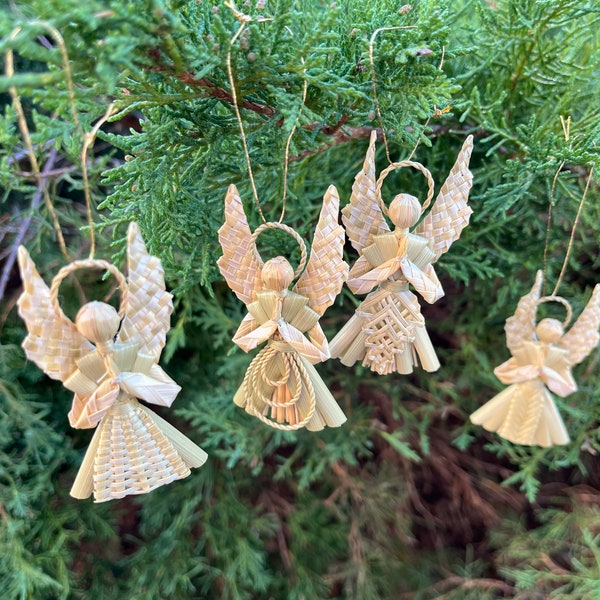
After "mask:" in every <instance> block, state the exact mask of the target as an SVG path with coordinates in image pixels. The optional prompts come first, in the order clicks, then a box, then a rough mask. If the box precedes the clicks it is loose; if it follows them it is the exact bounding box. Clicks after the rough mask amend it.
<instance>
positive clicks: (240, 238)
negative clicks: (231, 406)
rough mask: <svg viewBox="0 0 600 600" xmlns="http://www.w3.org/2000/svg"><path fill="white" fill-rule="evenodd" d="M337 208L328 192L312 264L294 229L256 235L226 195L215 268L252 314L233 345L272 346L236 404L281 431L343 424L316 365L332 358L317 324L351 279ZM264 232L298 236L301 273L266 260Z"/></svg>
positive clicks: (234, 195) (281, 261)
mask: <svg viewBox="0 0 600 600" xmlns="http://www.w3.org/2000/svg"><path fill="white" fill-rule="evenodd" d="M338 209H339V197H338V194H337V190H336V189H335V187H334V186H330V187H329V189H328V190H327V192H326V193H325V196H324V198H323V208H322V210H321V214H320V217H319V223H318V225H317V229H316V231H315V236H314V240H313V244H312V249H311V253H310V259H309V260H308V262H307V261H306V245H305V244H304V241H303V240H302V238H300V237H299V236H298V234H297V233H296V232H295V231H294V230H293V229H291V228H289V227H287V226H286V225H283V224H281V223H265V224H263V225H261V226H260V227H259V228H258V229H256V231H255V232H254V233H252V232H251V231H250V227H249V226H248V221H247V219H246V214H245V213H244V208H243V205H242V201H241V198H240V196H239V194H238V191H237V189H236V187H235V186H234V185H231V186H230V187H229V190H228V192H227V195H226V197H225V223H224V224H223V226H222V227H221V228H220V229H219V241H220V242H221V246H222V248H223V256H222V257H221V258H220V259H219V261H218V263H217V264H218V265H219V269H220V270H221V274H222V275H223V277H225V279H226V280H227V283H228V284H229V287H230V288H231V289H232V290H233V291H234V292H235V294H236V295H237V297H238V298H239V299H240V300H241V301H242V302H243V303H244V304H246V307H247V309H248V314H247V315H246V317H245V318H244V320H243V321H242V323H241V324H240V327H239V328H238V330H237V332H236V334H235V336H234V338H233V341H234V342H235V343H236V344H237V345H238V346H239V347H240V348H242V350H244V351H245V352H249V351H250V350H253V349H254V348H256V347H257V346H258V345H259V344H262V343H263V342H267V345H266V346H265V347H264V348H262V349H261V350H260V352H259V353H258V355H257V356H256V357H255V358H254V360H253V361H252V362H251V364H250V366H249V367H248V370H247V372H246V375H245V377H244V380H243V382H242V385H241V386H240V388H239V389H238V391H237V393H236V395H235V397H234V402H235V403H236V404H237V405H238V406H241V407H243V408H245V409H246V411H247V412H248V413H249V414H252V415H254V416H256V417H257V418H258V419H260V420H261V421H262V422H263V423H265V424H267V425H269V426H271V427H274V428H276V429H282V430H292V429H300V428H301V427H306V429H308V430H310V431H318V430H320V429H323V428H324V427H325V426H329V427H339V426H340V425H341V424H342V423H344V421H345V420H346V416H345V415H344V413H343V412H342V410H341V409H340V407H339V406H338V404H337V402H336V401H335V399H334V397H333V396H332V395H331V392H330V391H329V390H328V389H327V387H326V386H325V384H324V383H323V381H322V379H321V377H320V376H319V374H318V373H317V371H316V369H315V368H314V367H313V364H315V363H318V362H321V361H324V360H327V358H329V348H328V345H327V340H326V339H325V336H324V334H323V331H322V330H321V327H320V325H319V318H320V317H321V315H322V314H323V313H324V312H325V310H326V309H327V308H328V307H329V306H330V305H331V304H332V303H333V301H334V299H335V297H336V296H337V295H338V294H339V292H340V289H341V287H342V285H343V283H344V281H345V280H346V277H347V275H348V265H346V263H345V262H344V260H343V258H342V254H343V245H344V230H343V229H342V228H341V227H340V226H339V225H338V222H337V218H338ZM266 229H280V230H282V231H285V232H286V233H289V234H290V235H291V236H293V237H294V239H295V240H296V242H297V243H298V245H299V246H300V250H301V259H300V265H299V267H298V268H297V269H296V271H294V269H293V268H292V266H291V265H290V263H289V262H288V261H287V259H285V258H284V257H281V256H278V257H276V258H272V259H271V260H268V261H267V262H263V260H262V258H261V257H260V255H259V253H258V251H257V248H256V239H257V237H258V235H259V234H260V233H261V232H262V231H264V230H266ZM305 265H306V269H304V266H305ZM300 273H302V274H301V275H300ZM299 275H300V278H299V279H298V281H297V283H296V285H295V286H294V288H293V290H289V287H290V285H291V284H292V281H293V280H294V279H296V278H297V277H298V276H299Z"/></svg>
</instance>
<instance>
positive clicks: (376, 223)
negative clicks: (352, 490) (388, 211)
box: [342, 131, 390, 254]
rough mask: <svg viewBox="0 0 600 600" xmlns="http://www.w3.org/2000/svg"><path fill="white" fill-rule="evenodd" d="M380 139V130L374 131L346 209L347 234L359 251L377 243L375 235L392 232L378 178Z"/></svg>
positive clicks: (343, 215) (344, 214)
mask: <svg viewBox="0 0 600 600" xmlns="http://www.w3.org/2000/svg"><path fill="white" fill-rule="evenodd" d="M376 141H377V133H376V132H375V131H373V132H372V133H371V140H370V142H369V148H368V150H367V155H366V157H365V161H364V163H363V167H362V169H361V170H360V171H359V172H358V173H357V175H356V177H355V178H354V184H353V185H352V194H351V196H350V202H349V203H348V204H347V205H346V206H345V207H344V208H343V209H342V221H343V223H344V227H345V228H346V233H347V234H348V238H349V239H350V242H351V243H352V246H353V248H354V249H355V250H356V251H357V252H358V253H359V254H361V252H362V249H363V248H364V247H365V246H368V245H370V244H372V243H373V237H374V236H376V235H380V234H383V233H388V232H389V230H390V228H389V227H388V224H387V223H386V222H385V218H384V216H383V213H382V212H381V208H380V207H379V206H380V205H379V201H378V194H377V178H376V177H375V142H376Z"/></svg>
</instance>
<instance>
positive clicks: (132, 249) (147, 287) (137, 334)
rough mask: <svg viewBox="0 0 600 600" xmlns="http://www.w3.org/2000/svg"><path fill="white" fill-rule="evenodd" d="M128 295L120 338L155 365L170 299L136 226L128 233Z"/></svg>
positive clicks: (167, 321)
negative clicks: (150, 356)
mask: <svg viewBox="0 0 600 600" xmlns="http://www.w3.org/2000/svg"><path fill="white" fill-rule="evenodd" d="M127 262H128V270H129V272H128V288H129V290H128V294H127V297H126V300H125V317H124V319H123V324H122V326H121V333H120V335H119V339H120V340H121V341H123V342H126V341H132V342H137V343H139V344H140V352H144V353H148V354H151V355H152V356H153V357H154V360H155V362H158V359H159V357H160V353H161V351H162V349H163V347H164V345H165V339H166V336H167V332H168V331H169V328H170V326H171V324H170V316H171V312H172V310H173V302H172V298H173V296H172V295H171V294H169V292H167V291H166V290H165V276H164V271H163V268H162V265H161V262H160V259H159V258H157V257H156V256H151V255H150V254H148V250H146V245H145V244H144V240H143V239H142V236H141V235H140V230H139V228H138V226H137V224H136V223H131V224H130V225H129V231H128V233H127Z"/></svg>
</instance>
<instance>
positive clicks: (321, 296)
mask: <svg viewBox="0 0 600 600" xmlns="http://www.w3.org/2000/svg"><path fill="white" fill-rule="evenodd" d="M339 206H340V198H339V196H338V192H337V190H336V188H335V186H333V185H330V186H329V188H328V189H327V191H326V192H325V196H324V197H323V207H322V208H321V214H320V215H319V222H318V224H317V229H316V230H315V237H314V239H313V243H312V248H311V250H310V259H309V261H308V264H307V266H306V269H305V270H304V272H303V273H302V276H301V277H300V279H299V280H298V282H297V283H296V285H295V286H294V291H295V292H296V293H298V294H301V295H302V296H306V297H307V298H309V306H310V307H311V308H312V309H313V310H314V311H315V312H316V313H318V314H320V315H322V314H323V313H324V312H325V310H326V309H327V307H329V306H331V305H332V304H333V301H334V300H335V298H336V296H337V295H338V294H339V293H340V290H341V289H342V285H343V284H344V281H346V279H347V277H348V265H347V264H346V263H345V262H344V258H343V248H344V230H343V229H342V227H341V226H340V225H339V224H338V211H339Z"/></svg>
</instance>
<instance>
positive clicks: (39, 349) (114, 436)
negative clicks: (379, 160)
mask: <svg viewBox="0 0 600 600" xmlns="http://www.w3.org/2000/svg"><path fill="white" fill-rule="evenodd" d="M127 240H128V246H127V255H128V277H127V279H126V278H125V276H124V275H123V274H122V273H121V272H120V271H119V269H117V268H116V267H115V266H114V265H113V264H111V263H109V262H107V261H104V260H98V259H93V258H89V259H87V260H80V261H73V262H72V263H71V264H69V265H67V266H65V267H63V268H62V269H61V270H60V271H59V272H58V273H57V275H56V277H54V279H53V281H52V285H51V287H50V288H48V286H47V285H46V284H45V283H44V281H43V279H42V278H41V277H40V275H39V274H38V272H37V270H36V268H35V265H34V263H33V261H32V260H31V257H30V256H29V254H28V252H27V250H26V249H25V248H24V247H20V248H19V267H20V271H21V278H22V280H23V286H24V291H23V294H22V295H21V297H20V298H19V301H18V307H19V314H20V315H21V317H22V318H23V320H24V321H25V324H26V326H27V331H28V336H27V338H26V339H25V341H24V342H23V348H24V349H25V353H26V355H27V357H28V358H29V359H30V360H32V361H33V362H35V363H36V364H37V365H38V367H40V368H41V369H42V370H43V371H44V372H45V373H46V374H47V375H48V376H49V377H51V378H52V379H58V380H59V381H62V383H63V385H64V386H65V387H66V388H67V389H69V390H70V391H72V392H74V394H75V396H74V398H73V405H72V408H71V411H70V412H69V422H70V423H71V425H72V426H73V427H75V428H93V427H96V431H95V432H94V436H93V437H92V441H91V443H90V446H89V448H88V450H87V452H86V454H85V457H84V459H83V463H82V465H81V468H80V469H79V473H78V474H77V477H76V479H75V482H74V484H73V488H72V489H71V495H72V496H74V497H75V498H87V497H88V496H90V495H91V494H92V492H93V494H94V500H95V502H103V501H106V500H111V499H115V498H122V497H124V496H127V495H130V494H143V493H146V492H149V491H151V490H153V489H155V488H157V487H159V486H162V485H165V484H168V483H171V482H172V481H174V480H176V479H181V478H183V477H187V476H188V475H189V474H190V467H199V466H201V465H202V464H203V463H204V462H205V460H206V453H205V452H204V451H203V450H202V449H201V448H199V447H198V446H197V445H196V444H194V443H193V442H192V441H191V440H189V439H188V438H187V437H186V436H184V435H183V434H182V433H181V432H179V431H178V430H177V429H175V428H174V427H173V426H172V425H170V424H169V423H167V422H166V421H165V420H164V419H162V418H161V417H159V416H158V415H157V414H156V413H154V412H153V411H151V410H150V409H148V408H147V407H146V406H144V405H143V404H140V402H138V400H137V399H138V398H139V399H141V400H145V401H146V402H149V403H152V404H157V405H160V406H171V404H172V402H173V400H174V399H175V397H176V396H177V394H178V393H179V391H180V389H181V388H180V387H179V386H178V385H177V384H176V383H175V382H174V381H173V380H172V379H171V378H170V377H169V376H168V375H167V374H166V373H165V372H164V371H163V370H162V369H161V368H160V367H159V366H158V360H159V358H160V354H161V351H162V349H163V347H164V344H165V339H166V334H167V332H168V330H169V327H170V324H169V318H170V315H171V312H172V310H173V304H172V296H171V294H169V293H168V292H167V291H166V290H165V282H164V273H163V270H162V266H161V263H160V260H159V259H158V258H157V257H155V256H151V255H149V254H148V251H147V250H146V246H145V244H144V241H143V240H142V237H141V235H140V233H139V230H138V227H137V225H136V224H135V223H132V224H131V225H130V227H129V231H128V238H127ZM88 268H92V269H103V270H106V271H108V272H110V273H111V274H112V275H113V276H114V277H115V278H116V279H117V281H118V283H119V285H120V291H121V302H120V308H119V311H118V312H117V310H115V308H113V307H112V306H111V305H109V304H106V303H104V302H88V303H87V304H85V305H84V306H82V307H81V309H80V310H79V312H78V313H77V316H76V318H75V322H74V323H73V322H72V321H71V320H70V319H69V318H68V317H66V315H65V314H64V312H63V311H62V309H61V307H60V305H59V302H58V291H59V287H60V284H61V282H62V281H63V280H64V278H65V277H67V276H68V275H69V274H71V273H73V272H74V271H76V270H78V269H88Z"/></svg>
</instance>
